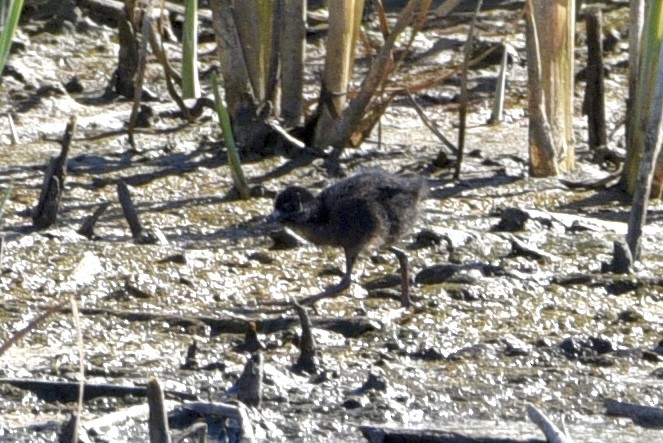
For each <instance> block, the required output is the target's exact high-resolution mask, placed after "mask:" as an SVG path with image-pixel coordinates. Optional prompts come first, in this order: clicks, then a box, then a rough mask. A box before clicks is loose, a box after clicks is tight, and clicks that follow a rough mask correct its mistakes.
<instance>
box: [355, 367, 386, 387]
mask: <svg viewBox="0 0 663 443" xmlns="http://www.w3.org/2000/svg"><path fill="white" fill-rule="evenodd" d="M361 390H362V391H370V390H373V391H386V390H387V380H386V378H385V376H384V372H382V371H381V370H379V369H374V370H373V371H371V372H369V374H368V379H367V380H366V381H365V382H364V384H363V385H362V386H361Z"/></svg>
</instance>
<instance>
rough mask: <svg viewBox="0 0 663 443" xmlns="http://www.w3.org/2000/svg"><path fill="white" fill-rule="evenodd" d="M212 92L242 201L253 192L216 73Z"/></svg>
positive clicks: (234, 178)
mask: <svg viewBox="0 0 663 443" xmlns="http://www.w3.org/2000/svg"><path fill="white" fill-rule="evenodd" d="M212 90H213V91H214V108H215V109H216V113H217V115H218V116H219V126H220V127H221V131H222V132H223V141H224V142H225V144H226V148H227V149H228V161H229V162H230V170H231V173H232V178H233V182H234V183H235V187H236V188H237V190H238V191H239V195H240V197H241V198H242V199H247V198H249V197H250V196H251V192H250V191H249V186H248V184H247V183H246V179H245V178H244V172H242V164H241V163H240V161H239V154H238V152H237V145H235V138H234V137H233V132H232V126H231V125H230V115H228V109H227V108H226V106H225V105H224V103H223V100H222V99H221V93H220V92H219V82H218V80H217V78H216V72H212Z"/></svg>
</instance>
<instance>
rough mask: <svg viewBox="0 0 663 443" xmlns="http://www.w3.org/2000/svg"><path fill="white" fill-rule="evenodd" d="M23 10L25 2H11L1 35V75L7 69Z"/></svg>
mask: <svg viewBox="0 0 663 443" xmlns="http://www.w3.org/2000/svg"><path fill="white" fill-rule="evenodd" d="M22 10H23V0H11V4H10V5H9V14H8V15H7V21H6V22H5V27H4V29H3V30H2V34H0V74H2V70H3V69H5V63H6V62H7V57H9V49H10V48H11V45H12V36H13V35H14V31H16V28H17V27H18V19H19V18H20V17H21V11H22Z"/></svg>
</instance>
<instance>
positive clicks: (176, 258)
mask: <svg viewBox="0 0 663 443" xmlns="http://www.w3.org/2000/svg"><path fill="white" fill-rule="evenodd" d="M157 263H175V264H178V265H186V264H187V259H186V255H184V254H183V253H181V252H179V253H177V254H172V255H169V256H167V257H164V258H162V259H161V260H159V261H158V262H157Z"/></svg>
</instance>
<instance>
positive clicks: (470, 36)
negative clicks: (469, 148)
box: [454, 0, 483, 180]
mask: <svg viewBox="0 0 663 443" xmlns="http://www.w3.org/2000/svg"><path fill="white" fill-rule="evenodd" d="M482 5H483V0H479V1H478V2H477V7H476V9H475V10H474V17H473V18H472V23H471V24H470V30H469V31H468V33H467V42H465V49H464V51H463V52H464V53H465V56H464V59H463V74H462V75H461V78H460V110H459V114H460V115H459V120H460V123H459V126H458V158H457V159H456V170H455V172H454V179H455V180H458V178H459V177H460V168H461V166H462V164H463V153H464V152H465V123H466V121H467V71H468V70H469V65H470V55H471V54H472V47H473V40H474V28H475V26H476V23H477V18H478V17H479V12H480V11H481V6H482Z"/></svg>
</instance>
